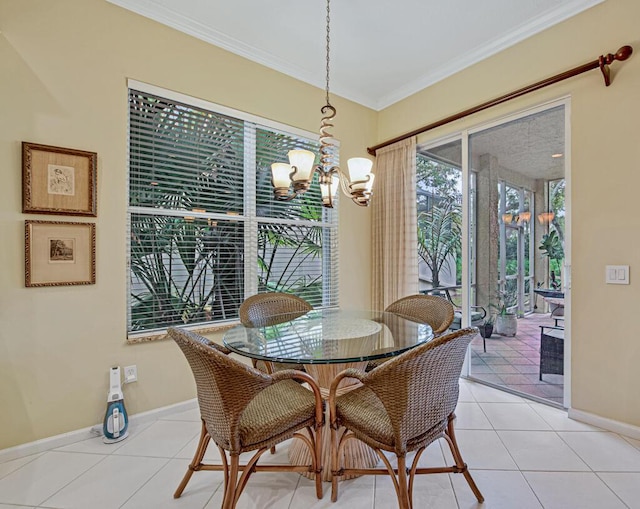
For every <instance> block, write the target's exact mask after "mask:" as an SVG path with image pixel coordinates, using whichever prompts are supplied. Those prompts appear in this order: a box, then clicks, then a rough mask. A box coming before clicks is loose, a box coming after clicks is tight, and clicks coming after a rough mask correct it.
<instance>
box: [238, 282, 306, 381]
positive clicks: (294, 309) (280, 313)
mask: <svg viewBox="0 0 640 509" xmlns="http://www.w3.org/2000/svg"><path fill="white" fill-rule="evenodd" d="M312 309H313V306H311V304H309V303H308V302H307V301H306V300H304V299H301V298H300V297H297V296H296V295H292V294H290V293H280V292H272V293H259V294H257V295H252V296H251V297H248V298H247V299H245V301H244V302H243V303H242V304H241V305H240V309H238V314H239V315H240V322H241V323H242V324H243V325H246V326H249V327H267V326H269V325H276V324H278V323H282V322H288V321H290V320H293V319H295V318H298V317H299V316H302V315H304V314H305V313H307V312H309V311H311V310H312ZM252 362H253V367H254V368H260V369H262V368H263V367H264V369H263V370H264V371H266V372H267V373H273V372H274V371H281V370H283V369H298V370H300V371H304V366H303V365H302V364H285V363H272V362H265V363H263V362H262V361H256V360H255V359H253V361H252Z"/></svg>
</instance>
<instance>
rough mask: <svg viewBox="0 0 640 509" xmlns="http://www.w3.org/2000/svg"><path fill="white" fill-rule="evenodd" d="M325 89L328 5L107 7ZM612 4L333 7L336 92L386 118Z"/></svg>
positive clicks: (368, 1) (181, 1) (321, 1)
mask: <svg viewBox="0 0 640 509" xmlns="http://www.w3.org/2000/svg"><path fill="white" fill-rule="evenodd" d="M107 1H109V2H111V3H113V4H116V5H119V6H121V7H124V8H126V9H129V10H131V11H133V12H136V13H138V14H141V15H142V16H145V17H148V18H151V19H153V20H155V21H158V22H160V23H163V24H165V25H168V26H170V27H173V28H175V29H177V30H180V31H182V32H185V33H187V34H190V35H192V36H194V37H197V38H199V39H202V40H203V41H206V42H209V43H211V44H213V45H215V46H219V47H221V48H224V49H226V50H228V51H231V52H233V53H236V54H238V55H241V56H243V57H245V58H248V59H250V60H253V61H255V62H258V63H260V64H263V65H265V66H267V67H270V68H272V69H275V70H277V71H280V72H282V73H284V74H287V75H289V76H292V77H294V78H297V79H300V80H302V81H304V82H307V83H310V84H312V85H315V86H318V87H320V88H323V89H324V87H325V43H326V32H325V30H326V25H325V23H326V20H325V16H326V2H325V0H270V1H265V0H231V1H225V2H222V1H221V0H107ZM602 1H604V0H526V1H525V0H482V1H479V0H395V1H394V2H390V1H384V0H334V1H333V3H332V4H331V59H330V61H331V93H332V94H336V95H339V96H342V97H345V98H347V99H350V100H352V101H355V102H357V103H360V104H362V105H364V106H367V107H370V108H373V109H375V110H381V109H383V108H385V107H387V106H389V105H391V104H393V103H395V102H397V101H399V100H401V99H404V98H405V97H408V96H409V95H411V94H413V93H415V92H417V91H419V90H422V89H423V88H425V87H427V86H429V85H432V84H433V83H436V82H438V81H440V80H442V79H444V78H446V77H447V76H450V75H452V74H454V73H456V72H458V71H460V70H462V69H464V68H465V67H468V66H470V65H472V64H474V63H476V62H479V61H480V60H482V59H484V58H487V57H489V56H491V55H493V54H495V53H497V52H499V51H501V50H503V49H505V48H507V47H509V46H511V45H513V44H515V43H517V42H519V41H522V40H524V39H526V38H527V37H530V36H532V35H534V34H536V33H538V32H540V31H542V30H544V29H546V28H548V27H550V26H553V25H555V24H556V23H559V22H561V21H563V20H565V19H567V18H570V17H571V16H574V15H576V14H578V13H579V12H581V11H583V10H585V9H588V8H589V7H592V6H593V5H596V4H599V3H601V2H602Z"/></svg>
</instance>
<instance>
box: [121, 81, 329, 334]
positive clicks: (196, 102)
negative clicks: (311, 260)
mask: <svg viewBox="0 0 640 509" xmlns="http://www.w3.org/2000/svg"><path fill="white" fill-rule="evenodd" d="M127 90H128V91H129V90H138V91H141V92H145V93H149V94H152V95H155V96H159V97H162V98H164V99H168V100H171V101H176V102H179V103H183V104H186V105H189V106H191V107H194V108H200V109H204V110H207V111H211V112H213V113H217V114H221V115H226V116H229V117H233V118H236V119H239V120H242V121H244V122H245V129H249V130H251V129H253V130H255V129H257V128H265V127H266V128H268V129H273V130H274V131H279V132H282V133H284V134H287V135H291V136H297V137H302V138H307V139H310V140H314V141H318V140H319V135H318V134H317V133H312V132H309V131H305V130H302V129H299V128H296V127H292V126H289V125H286V124H283V123H280V122H275V121H273V120H269V119H264V118H261V117H258V116H256V115H252V114H249V113H246V112H242V111H238V110H234V109H232V108H228V107H226V106H222V105H219V104H215V103H212V102H209V101H206V100H203V99H199V98H196V97H192V96H188V95H185V94H182V93H179V92H175V91H172V90H167V89H164V88H161V87H158V86H155V85H151V84H148V83H143V82H140V81H137V80H133V79H129V80H127ZM128 97H129V93H127V98H128ZM127 108H128V105H127ZM247 139H248V140H252V144H249V145H247V146H246V150H245V151H244V157H245V160H244V188H243V194H244V211H243V214H242V215H239V216H237V217H234V220H237V221H239V222H242V223H244V225H245V226H244V253H245V257H244V290H245V291H244V297H245V298H246V297H248V296H250V295H254V294H256V293H257V292H258V264H257V258H256V256H257V251H258V224H259V223H278V224H295V225H299V226H315V227H318V226H319V227H322V228H323V231H324V232H325V234H324V238H325V242H323V248H324V249H326V250H327V251H328V253H329V255H328V256H324V255H323V258H322V264H323V307H324V306H337V305H338V304H339V300H338V299H339V292H338V273H339V268H338V260H339V253H338V242H337V239H338V205H339V201H337V202H336V203H335V205H336V207H335V208H334V209H329V210H327V209H325V210H326V212H325V213H323V220H322V221H305V220H283V219H279V218H269V217H258V216H257V215H256V189H255V184H254V183H255V182H256V161H255V153H256V150H255V148H256V147H255V136H247ZM129 142H130V130H129V123H127V149H128V148H129ZM335 144H336V147H337V148H338V151H339V146H340V144H339V142H338V141H336V142H335ZM126 182H127V232H126V235H127V331H128V332H127V337H128V340H129V341H130V342H137V341H141V340H146V339H150V338H153V337H163V336H164V334H165V331H166V328H157V329H149V330H145V331H130V330H129V329H130V326H131V277H130V270H131V242H130V239H131V214H133V213H141V214H151V215H163V214H164V215H171V216H180V215H184V216H191V217H200V218H208V219H213V220H226V221H228V220H229V216H228V215H226V214H220V213H208V212H205V213H201V212H193V211H176V210H166V209H157V208H149V207H135V206H134V207H132V206H130V205H129V185H130V153H129V150H127V179H126ZM274 199H275V198H274ZM236 321H237V318H233V319H230V320H216V321H212V322H201V323H193V324H189V325H185V327H186V328H188V329H210V328H216V327H226V326H228V324H229V323H233V322H236Z"/></svg>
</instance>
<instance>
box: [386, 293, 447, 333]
mask: <svg viewBox="0 0 640 509" xmlns="http://www.w3.org/2000/svg"><path fill="white" fill-rule="evenodd" d="M385 311H387V312H389V313H395V314H396V315H400V316H404V317H406V318H408V319H409V320H413V321H414V322H420V323H427V324H429V325H430V326H431V328H432V329H433V334H434V336H439V335H440V334H442V333H443V332H445V331H446V330H447V329H448V328H449V325H451V322H453V313H454V308H453V304H451V303H450V302H449V301H448V300H447V299H443V298H442V297H436V296H435V295H409V296H408V297H403V298H402V299H399V300H397V301H395V302H393V303H392V304H389V306H387V309H385Z"/></svg>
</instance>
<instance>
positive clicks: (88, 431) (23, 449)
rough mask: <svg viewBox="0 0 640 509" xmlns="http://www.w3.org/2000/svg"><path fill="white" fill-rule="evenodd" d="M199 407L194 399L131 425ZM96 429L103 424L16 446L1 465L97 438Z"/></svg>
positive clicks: (0, 455) (2, 454) (0, 458)
mask: <svg viewBox="0 0 640 509" xmlns="http://www.w3.org/2000/svg"><path fill="white" fill-rule="evenodd" d="M197 407H198V400H197V399H195V398H194V399H190V400H187V401H182V402H180V403H175V404H173V405H168V406H165V407H161V408H155V409H153V410H149V411H147V412H141V413H139V414H135V415H130V416H129V425H130V426H131V425H135V426H139V425H141V424H145V423H148V422H152V421H155V420H157V419H160V418H162V417H165V416H167V415H170V414H172V413H175V412H186V411H187V410H192V409H194V408H197ZM96 427H98V428H100V429H102V423H98V424H96V425H94V426H90V427H88V428H82V429H78V430H75V431H69V432H68V433H63V434H61V435H55V436H52V437H47V438H42V439H40V440H36V441H34V442H28V443H26V444H21V445H16V446H15V447H9V448H7V449H2V450H0V463H3V462H5V461H10V460H13V459H17V458H22V457H24V456H30V455H32V454H37V453H39V452H44V451H49V450H51V449H57V448H58V447H64V446H65V445H70V444H73V443H75V442H80V441H82V440H87V439H88V438H92V437H95V436H96V435H95V433H94V432H93V429H94V428H96Z"/></svg>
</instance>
